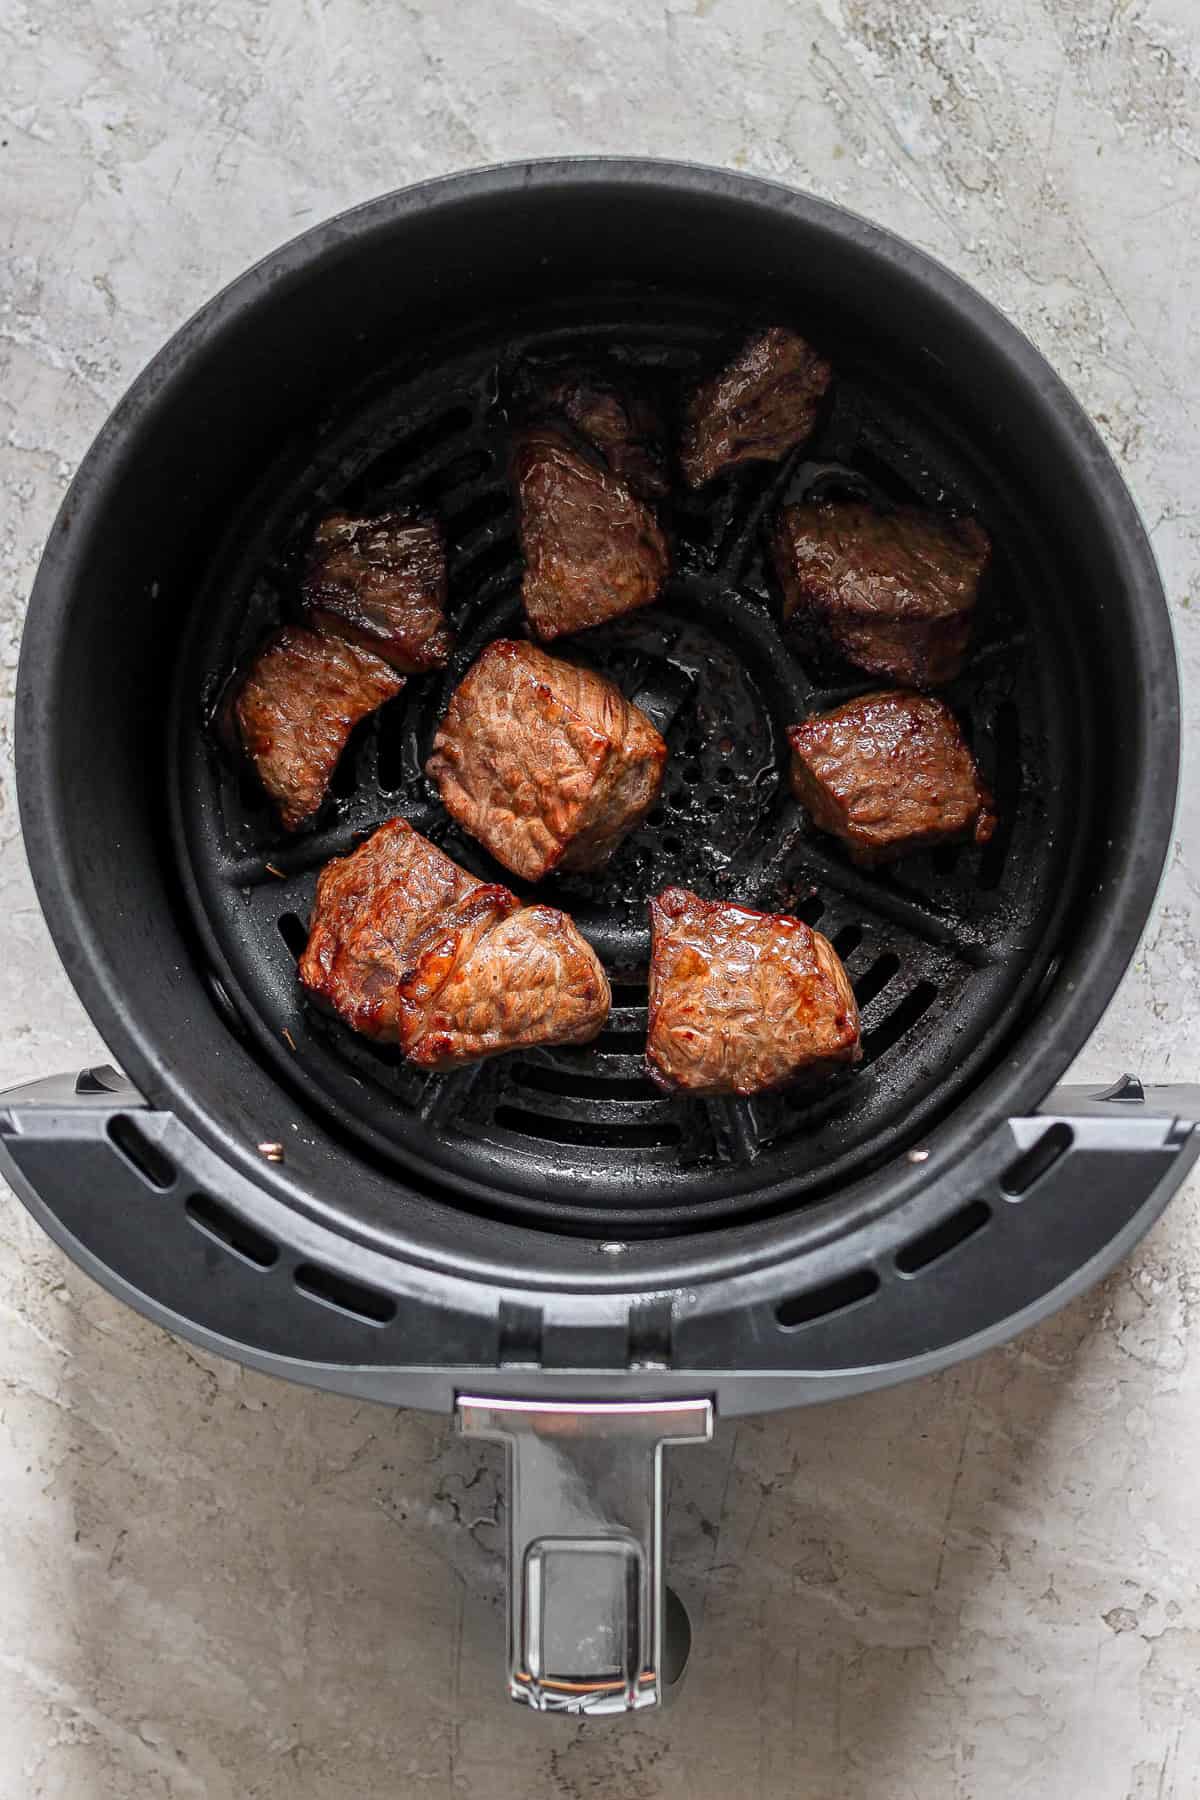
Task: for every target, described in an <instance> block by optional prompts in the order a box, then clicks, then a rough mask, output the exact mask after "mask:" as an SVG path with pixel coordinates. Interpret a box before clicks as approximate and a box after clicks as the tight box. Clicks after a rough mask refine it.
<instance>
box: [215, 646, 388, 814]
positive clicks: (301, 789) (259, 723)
mask: <svg viewBox="0 0 1200 1800" xmlns="http://www.w3.org/2000/svg"><path fill="white" fill-rule="evenodd" d="M403 686H404V678H403V676H401V675H397V674H396V672H395V670H394V669H391V668H389V666H388V664H387V663H385V662H384V661H382V659H381V658H380V657H378V656H376V655H374V653H373V652H372V651H370V650H364V649H361V648H360V647H359V646H358V645H356V644H347V643H345V642H343V640H342V639H341V638H340V637H333V636H329V635H326V634H325V633H324V632H320V631H306V630H305V629H304V628H303V627H302V626H299V625H285V626H284V627H283V629H282V630H281V631H277V632H275V633H274V635H273V636H272V637H270V638H268V640H267V642H266V643H265V644H264V645H263V647H262V649H261V650H260V651H259V652H258V654H257V656H256V657H255V659H254V661H253V663H252V664H251V665H250V669H249V672H248V674H247V675H246V676H245V678H244V680H243V681H242V683H241V686H240V687H239V689H238V691H237V694H236V697H235V699H234V715H235V718H236V720H237V727H238V732H239V734H240V736H241V740H242V745H243V747H244V749H245V751H246V754H247V756H248V757H249V758H250V760H251V762H252V763H253V764H254V767H255V768H256V769H257V771H258V776H259V780H260V781H261V782H262V784H263V786H264V787H265V788H266V790H267V792H268V794H270V796H271V798H272V800H274V802H275V804H276V806H277V807H278V809H279V816H280V818H281V819H282V821H283V823H284V825H285V826H286V827H287V829H288V830H289V831H296V830H297V829H298V828H299V827H300V826H301V825H303V824H304V823H305V821H306V820H307V819H310V818H311V817H312V815H313V814H314V813H315V812H316V811H317V810H318V808H319V807H320V805H321V803H322V801H323V800H324V798H325V794H326V791H327V789H328V787H329V782H330V779H331V777H332V775H333V771H334V769H335V768H336V767H337V762H338V758H339V757H340V756H341V754H342V751H343V750H344V749H345V747H346V740H347V738H348V737H349V736H350V733H351V732H352V731H353V730H354V727H355V726H356V725H357V724H358V722H359V720H360V719H365V718H366V716H367V714H368V713H371V712H374V711H375V708H376V707H377V706H382V705H383V702H384V701H385V700H390V699H391V698H392V696H393V694H398V693H399V692H400V689H401V688H402V687H403Z"/></svg>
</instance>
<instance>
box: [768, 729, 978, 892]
mask: <svg viewBox="0 0 1200 1800" xmlns="http://www.w3.org/2000/svg"><path fill="white" fill-rule="evenodd" d="M788 740H789V742H790V744H791V746H792V786H793V788H794V789H795V792H796V795H797V798H798V799H799V800H801V801H802V802H803V804H804V805H805V806H806V807H807V808H808V811H809V812H810V813H811V814H812V818H813V821H814V823H815V824H817V825H819V826H820V828H821V830H822V831H829V832H832V833H833V834H834V835H835V836H836V837H840V838H841V839H842V840H843V842H844V843H846V844H847V845H848V846H849V849H850V854H851V856H853V858H854V860H855V861H856V862H860V863H867V864H869V863H880V862H890V861H892V860H894V859H895V858H896V857H898V856H907V855H909V854H911V853H912V852H913V851H915V850H924V849H928V848H930V847H931V846H932V845H934V844H947V843H955V842H958V841H960V840H962V839H964V838H970V839H972V840H973V841H974V842H975V843H976V844H986V843H987V841H988V839H989V838H990V837H991V835H992V832H993V831H994V829H995V825H996V821H995V817H994V815H993V813H992V811H991V796H990V794H989V793H988V790H987V788H986V787H985V786H984V784H983V782H982V780H981V779H980V775H979V770H978V768H977V767H976V764H975V759H974V757H973V756H972V755H971V752H970V750H969V749H968V748H967V745H966V742H965V741H964V739H963V735H962V732H961V731H960V730H959V727H958V721H957V719H956V718H955V717H954V714H953V713H952V712H951V711H950V708H949V707H948V706H944V705H943V704H942V702H941V701H940V700H935V699H933V698H932V696H931V695H928V694H914V693H885V694H866V695H864V696H863V697H862V698H861V699H859V700H851V701H849V702H848V703H847V704H846V705H845V706H839V707H837V708H836V709H835V710H834V711H833V712H828V713H818V714H816V715H815V716H814V717H813V718H811V719H806V720H805V721H804V723H803V724H802V725H793V726H791V728H790V729H789V731H788Z"/></svg>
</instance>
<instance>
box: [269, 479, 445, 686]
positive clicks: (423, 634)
mask: <svg viewBox="0 0 1200 1800" xmlns="http://www.w3.org/2000/svg"><path fill="white" fill-rule="evenodd" d="M303 595H304V603H305V606H306V607H307V608H308V611H309V614H310V616H311V617H312V619H313V620H314V622H315V623H317V624H319V625H320V626H322V627H323V628H325V629H330V630H333V631H336V632H337V633H338V634H339V635H340V636H342V637H345V638H350V639H352V640H353V641H354V642H356V643H359V644H362V645H364V646H365V647H366V648H367V649H370V650H374V651H375V652H376V653H377V654H378V655H379V656H382V657H383V658H384V659H385V661H387V662H389V663H391V665H392V667H393V668H394V669H398V670H400V671H401V673H403V674H419V673H420V672H421V671H422V670H424V669H437V668H441V667H442V666H443V665H444V664H445V662H446V659H447V658H448V656H449V655H450V652H451V650H452V648H453V646H454V635H453V633H452V632H451V631H450V629H449V627H448V626H447V624H446V552H445V547H444V545H443V543H442V534H441V530H440V528H439V526H438V524H437V522H436V521H435V520H433V519H419V518H414V517H411V516H410V515H409V514H407V513H403V512H385V513H379V514H377V515H375V516H374V517H371V518H353V517H351V516H350V514H348V513H344V512H335V513H330V514H329V516H328V517H327V518H325V519H322V521H321V523H320V524H319V525H318V526H317V529H316V533H315V535H314V537H313V541H312V545H311V547H310V550H309V554H308V563H307V567H306V569H305V573H304V581H303Z"/></svg>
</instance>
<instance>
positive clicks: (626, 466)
mask: <svg viewBox="0 0 1200 1800" xmlns="http://www.w3.org/2000/svg"><path fill="white" fill-rule="evenodd" d="M514 399H515V401H516V404H517V406H518V408H520V409H521V410H522V411H524V412H526V413H527V414H528V415H529V416H530V417H543V416H544V415H546V414H553V413H559V414H561V415H562V417H563V418H564V419H566V421H567V423H568V424H569V425H572V426H574V428H575V430H576V431H577V432H578V433H579V435H580V437H584V438H586V439H587V440H588V442H589V443H590V444H593V445H594V446H595V448H596V449H597V450H598V451H599V452H600V454H601V456H602V457H603V458H604V460H605V462H606V463H607V464H608V466H609V468H610V469H611V470H612V472H613V474H614V475H616V476H618V477H619V478H620V480H622V481H623V482H624V483H625V484H626V486H627V487H629V488H630V489H631V490H632V491H633V492H634V493H635V494H637V495H638V496H639V498H640V499H642V500H660V499H661V498H662V497H663V495H664V494H665V493H666V492H667V490H668V488H669V487H670V482H669V481H668V479H667V467H666V457H665V454H664V451H663V438H664V436H665V433H664V429H663V421H662V416H661V414H660V412H659V409H658V407H657V405H656V404H655V402H654V401H653V400H652V399H651V397H650V395H649V394H648V393H647V392H646V391H645V390H644V389H643V388H639V387H638V386H637V385H636V383H635V382H633V381H631V380H630V379H629V378H628V377H627V376H626V375H625V372H624V371H623V370H618V369H616V368H615V367H614V368H612V369H602V368H599V367H596V366H592V365H589V364H584V363H557V364H553V363H552V364H549V365H547V366H540V365H538V364H535V363H526V364H525V365H523V367H522V368H520V369H519V370H518V371H517V379H516V382H515V384H514Z"/></svg>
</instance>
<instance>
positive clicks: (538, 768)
mask: <svg viewBox="0 0 1200 1800" xmlns="http://www.w3.org/2000/svg"><path fill="white" fill-rule="evenodd" d="M666 755H667V746H666V745H665V744H664V742H663V740H662V738H661V737H660V736H659V734H658V732H657V731H656V730H655V729H654V727H653V725H652V724H651V723H650V721H649V719H648V718H647V717H646V715H645V713H643V712H640V711H639V710H638V708H637V707H636V706H631V705H630V703H629V701H627V700H626V699H625V698H624V696H623V695H622V693H621V691H620V689H619V688H617V687H614V685H613V683H612V682H611V681H607V680H606V679H605V678H604V676H603V675H596V674H594V673H593V672H592V671H591V670H590V669H579V668H576V667H575V665H574V664H573V663H569V662H563V661H562V660H561V659H560V658H558V657H556V656H547V654H546V652H545V651H544V650H538V649H536V648H535V646H534V645H532V644H522V643H517V642H515V641H512V640H510V639H503V638H502V639H500V640H499V641H498V642H496V643H493V644H489V645H488V647H487V649H486V650H485V651H484V652H483V655H482V656H480V657H479V659H478V661H477V662H475V663H473V664H472V666H471V668H470V669H468V671H467V673H466V675H465V676H464V677H463V679H462V681H461V682H460V683H459V685H458V687H457V688H456V689H455V691H454V693H453V695H452V696H451V699H450V705H449V707H448V708H447V710H446V716H445V718H444V719H443V720H442V723H441V725H440V726H439V728H438V732H437V736H436V737H435V738H434V740H433V755H432V756H431V757H430V759H429V761H428V763H427V764H426V773H427V774H428V775H429V776H430V778H431V780H433V781H436V783H437V785H438V790H439V792H440V793H441V797H442V803H443V805H444V806H445V807H446V809H447V811H449V812H450V813H452V814H453V816H454V817H455V818H456V819H457V820H458V822H459V824H460V825H461V826H463V828H464V830H466V831H469V832H470V833H471V835H472V836H473V837H477V838H478V839H479V841H480V843H481V844H484V845H485V846H486V847H487V849H488V850H490V851H491V853H492V855H493V856H494V857H495V858H496V860H497V861H498V862H502V863H503V864H504V866H505V867H506V868H508V869H511V870H512V871H513V873H514V874H515V875H520V876H521V877H522V878H523V879H524V880H525V881H540V880H541V878H542V876H543V875H546V874H548V873H549V872H550V870H551V869H554V868H563V869H594V868H598V867H599V865H600V864H601V863H603V862H605V861H606V860H607V859H608V857H609V856H611V854H612V852H613V851H614V850H615V849H616V847H617V845H618V843H619V842H620V841H621V839H622V838H623V837H624V836H625V835H626V833H627V832H629V831H631V830H632V829H633V827H634V826H635V825H637V824H638V823H640V821H641V820H642V819H643V818H644V817H645V816H646V814H647V813H648V812H649V810H650V808H651V807H652V806H653V805H654V802H655V799H656V798H657V795H658V790H659V786H660V785H661V782H662V772H663V764H664V762H665V760H666Z"/></svg>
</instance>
